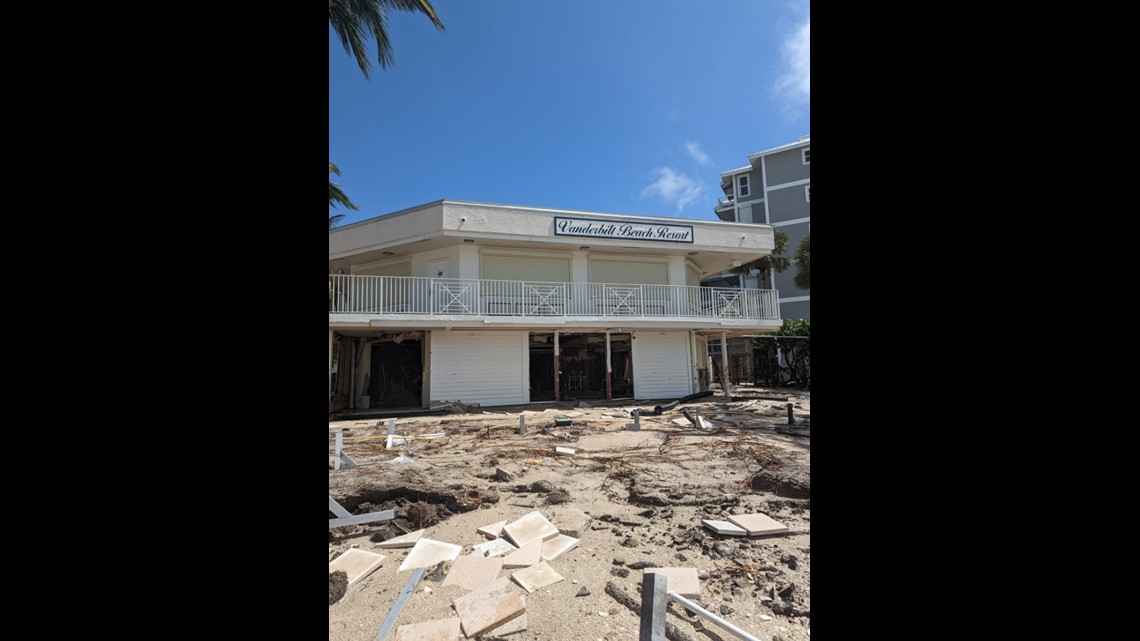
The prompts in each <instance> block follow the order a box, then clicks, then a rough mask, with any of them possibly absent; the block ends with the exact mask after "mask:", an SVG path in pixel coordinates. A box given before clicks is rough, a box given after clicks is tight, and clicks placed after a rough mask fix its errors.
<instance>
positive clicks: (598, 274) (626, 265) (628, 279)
mask: <svg viewBox="0 0 1140 641" xmlns="http://www.w3.org/2000/svg"><path fill="white" fill-rule="evenodd" d="M590 282H591V283H632V284H638V285H668V284H669V265H667V264H666V263H642V262H635V261H624V260H591V261H590Z"/></svg>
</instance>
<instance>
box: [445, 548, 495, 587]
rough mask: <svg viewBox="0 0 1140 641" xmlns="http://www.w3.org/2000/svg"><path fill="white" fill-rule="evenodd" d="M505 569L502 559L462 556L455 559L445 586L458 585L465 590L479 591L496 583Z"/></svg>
mask: <svg viewBox="0 0 1140 641" xmlns="http://www.w3.org/2000/svg"><path fill="white" fill-rule="evenodd" d="M502 568H503V559H502V558H501V557H484V556H461V557H459V558H457V559H455V563H453V564H452V566H451V571H450V572H448V573H447V578H446V579H444V580H443V585H458V586H459V587H461V588H463V589H464V590H467V591H471V590H478V589H479V588H481V587H483V586H484V585H487V584H488V583H490V582H492V581H494V580H495V579H496V578H497V577H498V576H499V570H501V569H502Z"/></svg>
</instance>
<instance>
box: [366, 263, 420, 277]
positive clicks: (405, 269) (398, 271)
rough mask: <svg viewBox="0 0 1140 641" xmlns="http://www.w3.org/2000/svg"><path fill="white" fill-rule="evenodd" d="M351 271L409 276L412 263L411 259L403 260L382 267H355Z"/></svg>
mask: <svg viewBox="0 0 1140 641" xmlns="http://www.w3.org/2000/svg"><path fill="white" fill-rule="evenodd" d="M352 273H353V274H359V275H361V276H411V275H412V263H411V261H404V262H402V263H396V264H394V265H384V266H383V267H366V268H364V269H355V270H353V272H352Z"/></svg>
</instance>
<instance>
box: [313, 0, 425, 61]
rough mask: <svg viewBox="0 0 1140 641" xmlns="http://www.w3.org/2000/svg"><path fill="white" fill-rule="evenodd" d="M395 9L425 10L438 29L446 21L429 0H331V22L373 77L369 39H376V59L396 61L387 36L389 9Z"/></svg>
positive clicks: (352, 52) (344, 43) (342, 39)
mask: <svg viewBox="0 0 1140 641" xmlns="http://www.w3.org/2000/svg"><path fill="white" fill-rule="evenodd" d="M392 10H398V11H407V12H409V13H417V12H418V13H422V14H424V15H425V16H427V17H428V19H429V20H431V22H432V24H434V25H435V27H436V28H437V29H439V30H441V31H442V30H444V26H443V22H442V21H440V19H439V16H438V15H436V13H435V7H432V6H431V2H430V1H429V0H329V25H331V26H332V28H333V31H335V32H336V35H337V37H338V38H340V43H341V44H342V45H343V46H344V51H345V53H348V54H351V55H352V57H353V58H355V59H356V65H357V66H358V67H360V71H361V73H363V74H364V77H365V78H370V77H371V70H372V63H371V61H369V59H368V39H369V37H371V38H373V39H375V40H376V59H377V61H379V63H380V68H381V69H386V68H387V67H389V66H390V65H391V64H392V63H393V62H394V57H393V53H392V42H391V41H390V40H389V38H388V13H389V12H391V11H392Z"/></svg>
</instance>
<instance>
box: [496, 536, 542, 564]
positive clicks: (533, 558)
mask: <svg viewBox="0 0 1140 641" xmlns="http://www.w3.org/2000/svg"><path fill="white" fill-rule="evenodd" d="M543 543H544V542H543V540H542V539H534V540H533V541H531V542H530V543H527V544H526V545H524V546H522V547H521V548H519V549H517V550H515V551H514V552H511V553H510V554H508V555H506V556H504V557H503V567H504V568H507V569H513V568H529V567H530V566H532V565H536V564H538V563H540V562H542V545H543Z"/></svg>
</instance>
